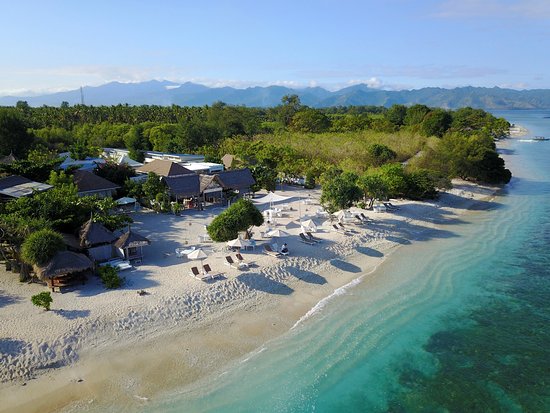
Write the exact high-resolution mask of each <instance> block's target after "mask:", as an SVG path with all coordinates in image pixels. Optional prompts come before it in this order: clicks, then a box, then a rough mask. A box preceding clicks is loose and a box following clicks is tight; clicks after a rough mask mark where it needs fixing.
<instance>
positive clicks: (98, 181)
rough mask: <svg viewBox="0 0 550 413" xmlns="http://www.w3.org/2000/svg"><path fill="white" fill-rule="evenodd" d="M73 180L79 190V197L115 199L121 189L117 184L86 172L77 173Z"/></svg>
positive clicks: (79, 171)
mask: <svg viewBox="0 0 550 413" xmlns="http://www.w3.org/2000/svg"><path fill="white" fill-rule="evenodd" d="M73 179H74V183H75V185H76V187H77V188H78V195H79V196H86V195H89V196H92V195H97V196H98V197H100V198H107V197H114V195H115V193H116V191H117V189H119V188H120V186H118V185H117V184H114V183H112V182H111V181H108V180H107V179H105V178H102V177H100V176H97V175H96V174H94V173H92V172H89V171H84V170H78V171H75V172H74V174H73Z"/></svg>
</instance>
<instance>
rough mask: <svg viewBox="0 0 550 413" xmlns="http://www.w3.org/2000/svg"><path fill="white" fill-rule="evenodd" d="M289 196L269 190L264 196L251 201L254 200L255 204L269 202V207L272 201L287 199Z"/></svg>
mask: <svg viewBox="0 0 550 413" xmlns="http://www.w3.org/2000/svg"><path fill="white" fill-rule="evenodd" d="M290 198H291V197H289V196H283V195H278V194H276V193H274V192H269V193H268V194H267V195H266V196H263V197H261V198H258V199H253V200H252V202H254V203H255V204H269V208H271V206H272V205H273V203H275V202H282V201H287V200H289V199H290Z"/></svg>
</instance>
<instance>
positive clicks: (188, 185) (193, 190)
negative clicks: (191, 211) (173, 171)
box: [162, 173, 200, 208]
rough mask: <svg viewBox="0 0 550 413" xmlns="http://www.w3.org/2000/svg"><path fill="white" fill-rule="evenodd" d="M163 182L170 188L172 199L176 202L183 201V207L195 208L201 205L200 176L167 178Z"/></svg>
mask: <svg viewBox="0 0 550 413" xmlns="http://www.w3.org/2000/svg"><path fill="white" fill-rule="evenodd" d="M162 181H163V182H164V183H165V185H166V186H167V187H168V192H169V193H170V197H171V198H173V199H175V200H176V202H178V201H179V200H183V206H184V207H186V208H193V207H195V206H198V205H199V202H198V201H199V197H200V180H199V175H197V174H195V173H193V174H192V175H180V176H165V177H163V178H162Z"/></svg>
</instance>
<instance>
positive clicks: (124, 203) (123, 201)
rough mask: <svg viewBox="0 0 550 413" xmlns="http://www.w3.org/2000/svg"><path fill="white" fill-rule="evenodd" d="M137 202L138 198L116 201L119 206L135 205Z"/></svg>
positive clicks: (125, 198) (124, 198)
mask: <svg viewBox="0 0 550 413" xmlns="http://www.w3.org/2000/svg"><path fill="white" fill-rule="evenodd" d="M136 202H137V200H136V198H130V197H127V196H125V197H123V198H119V199H117V200H116V203H117V204H118V205H129V204H135V203H136Z"/></svg>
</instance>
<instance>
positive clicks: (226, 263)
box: [225, 255, 239, 270]
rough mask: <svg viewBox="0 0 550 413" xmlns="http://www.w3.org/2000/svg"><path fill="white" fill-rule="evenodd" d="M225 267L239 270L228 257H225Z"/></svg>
mask: <svg viewBox="0 0 550 413" xmlns="http://www.w3.org/2000/svg"><path fill="white" fill-rule="evenodd" d="M225 265H229V266H230V267H231V268H235V269H236V270H238V269H239V267H238V266H237V264H235V261H233V258H231V256H229V255H227V256H226V257H225Z"/></svg>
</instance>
